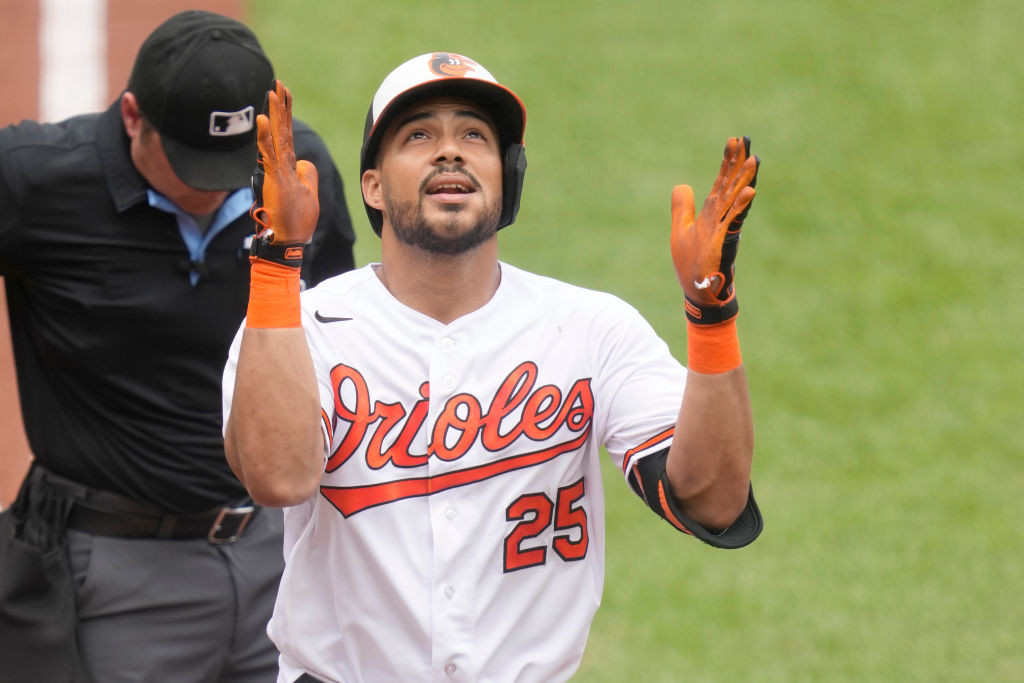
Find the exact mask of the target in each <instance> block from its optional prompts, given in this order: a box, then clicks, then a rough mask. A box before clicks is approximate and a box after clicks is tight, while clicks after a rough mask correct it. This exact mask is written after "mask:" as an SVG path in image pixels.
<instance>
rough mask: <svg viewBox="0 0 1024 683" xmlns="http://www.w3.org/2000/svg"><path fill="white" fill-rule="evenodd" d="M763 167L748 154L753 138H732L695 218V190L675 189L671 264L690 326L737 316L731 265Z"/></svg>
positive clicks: (681, 187) (759, 161)
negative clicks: (680, 289)
mask: <svg viewBox="0 0 1024 683" xmlns="http://www.w3.org/2000/svg"><path fill="white" fill-rule="evenodd" d="M760 163H761V160H760V159H758V158H757V157H756V156H750V138H748V137H743V138H729V141H728V142H727V143H726V145H725V155H724V158H723V159H722V167H721V169H720V170H719V172H718V177H717V178H716V179H715V184H714V185H713V186H712V188H711V192H710V193H709V194H708V198H707V199H706V200H704V206H702V207H701V210H700V214H699V215H697V216H696V219H695V218H694V213H695V212H694V208H695V207H694V202H693V188H691V187H690V186H689V185H676V187H675V189H673V191H672V234H671V246H672V262H673V264H674V265H675V268H676V275H677V276H678V277H679V284H681V285H682V286H683V292H684V293H685V295H686V317H687V319H688V320H690V322H693V323H697V324H704V325H711V324H714V323H719V322H723V321H726V320H730V319H732V318H734V317H736V314H737V313H738V312H739V304H738V303H737V302H736V291H735V288H734V287H733V262H734V261H735V259H736V250H737V248H738V247H739V239H740V228H741V227H742V226H743V220H744V219H745V218H746V217H747V212H748V211H749V210H750V204H751V202H752V201H754V194H755V190H754V185H755V184H756V182H757V170H758V166H759V165H760Z"/></svg>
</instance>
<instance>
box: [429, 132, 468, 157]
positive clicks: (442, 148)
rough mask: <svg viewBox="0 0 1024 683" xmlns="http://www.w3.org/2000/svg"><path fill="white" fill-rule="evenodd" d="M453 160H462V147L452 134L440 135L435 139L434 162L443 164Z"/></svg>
mask: <svg viewBox="0 0 1024 683" xmlns="http://www.w3.org/2000/svg"><path fill="white" fill-rule="evenodd" d="M453 161H462V147H461V145H460V144H459V140H458V138H457V137H456V136H454V135H447V134H446V135H441V136H440V137H438V139H437V152H436V154H435V156H434V163H436V164H444V163H451V162H453Z"/></svg>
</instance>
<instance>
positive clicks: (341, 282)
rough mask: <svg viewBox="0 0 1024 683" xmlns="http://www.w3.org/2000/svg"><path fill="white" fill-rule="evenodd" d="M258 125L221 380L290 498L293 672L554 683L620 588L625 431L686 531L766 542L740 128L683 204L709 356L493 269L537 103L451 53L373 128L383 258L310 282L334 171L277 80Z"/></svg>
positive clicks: (557, 285) (677, 214) (368, 176)
mask: <svg viewBox="0 0 1024 683" xmlns="http://www.w3.org/2000/svg"><path fill="white" fill-rule="evenodd" d="M268 99H269V116H260V117H259V118H258V127H259V133H258V141H259V150H260V154H261V158H262V169H263V173H262V174H261V175H260V178H259V179H258V182H257V186H258V187H261V195H262V200H261V206H260V207H259V208H258V210H257V211H256V216H257V218H258V220H259V221H260V222H261V223H262V224H263V226H264V229H263V230H262V231H261V232H260V233H259V235H258V236H257V239H256V240H254V244H253V250H252V256H251V260H252V264H253V265H252V278H251V282H252V292H251V295H250V299H249V309H248V318H247V321H246V322H245V324H244V325H243V328H242V330H240V332H239V336H238V337H236V339H235V343H234V345H233V346H232V349H231V352H230V358H229V361H228V364H227V367H226V369H225V376H224V396H225V406H224V408H225V410H224V413H225V415H227V416H228V418H227V421H226V427H225V436H226V443H227V453H228V459H229V462H230V464H231V466H232V468H233V469H234V471H235V472H236V474H237V475H238V476H239V478H240V479H241V480H242V482H243V483H244V484H245V485H246V487H247V488H248V490H249V492H250V493H251V495H252V496H253V498H254V499H255V500H257V501H260V502H262V503H263V504H266V505H276V506H284V507H286V508H287V509H286V510H285V557H286V568H285V573H284V577H283V579H282V584H281V589H280V593H279V596H278V601H277V605H276V608H275V612H274V616H273V619H272V620H271V622H270V625H269V633H270V636H271V638H272V640H273V641H274V642H275V643H276V644H277V646H278V648H279V650H280V652H281V657H280V667H281V669H280V676H279V679H278V680H279V681H283V682H291V681H295V680H304V681H318V680H319V681H349V682H351V681H428V680H429V681H511V680H515V681H545V682H548V681H559V680H565V679H567V678H569V677H570V676H571V675H572V674H573V672H574V671H575V670H576V669H577V667H578V665H579V662H580V658H581V656H582V654H583V649H584V645H585V641H586V636H587V632H588V629H589V627H590V623H591V621H592V619H593V616H594V612H595V610H596V609H597V607H598V604H599V603H600V600H601V592H602V585H603V580H604V553H605V547H604V497H603V493H602V483H601V475H600V463H599V449H600V447H601V446H602V445H603V446H605V447H606V448H607V451H608V453H609V455H610V456H611V458H612V459H613V460H614V462H615V464H616V465H617V466H618V467H620V468H621V470H622V472H623V473H624V476H625V478H626V480H627V481H628V483H629V485H630V486H631V487H632V489H633V490H634V491H635V492H636V493H637V494H638V495H639V496H640V497H641V498H642V499H643V500H644V501H646V503H647V504H648V505H649V506H650V507H651V508H652V509H653V510H654V511H655V512H656V513H657V514H659V515H660V516H661V517H663V518H664V519H665V520H667V521H668V522H669V523H671V524H672V525H673V526H674V527H676V528H678V529H679V530H680V531H683V532H685V533H689V534H692V535H694V536H696V537H697V538H699V539H701V540H703V541H705V542H707V543H709V544H711V545H714V546H718V547H723V548H736V547H740V546H743V545H746V544H747V543H750V542H751V541H753V540H754V538H756V537H757V535H758V534H759V533H760V530H761V527H762V522H761V516H760V513H759V511H758V508H757V505H756V503H755V502H754V498H753V494H752V488H751V485H750V465H751V457H752V450H753V427H752V420H751V411H750V402H749V398H748V395H747V385H746V379H745V375H744V370H743V367H742V364H741V359H740V352H739V343H738V341H737V337H736V327H735V318H736V314H737V310H738V309H737V305H736V298H735V292H734V288H733V282H732V279H733V277H732V276H733V259H734V257H735V254H736V246H737V241H738V238H739V231H740V226H741V224H742V222H743V219H744V218H745V217H746V214H747V211H748V209H749V207H750V202H751V201H752V200H753V197H754V182H755V178H756V175H757V168H758V163H759V162H758V160H757V158H756V157H752V156H750V153H749V140H747V139H740V138H733V139H730V140H729V141H728V144H727V146H726V149H725V155H724V159H723V162H722V166H721V170H720V172H719V175H718V178H717V180H716V181H715V184H714V187H713V189H712V191H711V194H710V195H709V197H708V199H707V201H706V202H705V203H704V206H703V208H702V209H701V211H700V213H699V215H697V216H695V213H696V212H695V211H694V202H693V193H692V190H690V188H689V187H688V186H679V187H677V188H676V189H675V191H674V194H673V209H672V231H671V252H672V258H673V261H674V263H675V266H676V270H677V272H678V274H679V279H680V282H681V283H682V286H683V290H684V293H685V304H686V305H685V308H686V314H687V316H688V319H689V323H688V330H689V332H688V337H689V338H688V349H689V370H687V369H686V368H684V367H683V366H682V365H681V364H680V363H679V362H677V361H676V360H675V359H674V358H673V357H672V356H671V355H670V353H669V350H668V347H667V345H666V344H665V343H664V342H663V341H662V340H661V339H659V338H658V336H657V335H656V334H655V332H654V331H653V329H652V328H651V327H650V325H648V324H647V323H646V322H645V321H644V320H643V319H642V318H641V316H640V315H639V314H638V313H637V311H636V310H635V309H633V308H632V307H630V306H629V305H628V304H626V303H625V302H623V301H621V300H619V299H617V298H616V297H614V296H611V295H609V294H604V293H599V292H594V291H589V290H585V289H581V288H579V287H574V286H571V285H568V284H565V283H561V282H558V281H555V280H552V279H549V278H546V277H541V276H539V275H534V274H531V273H527V272H524V271H522V270H520V269H518V268H515V267H513V266H511V265H509V264H507V263H503V262H501V261H500V260H499V259H498V246H497V237H496V232H497V230H498V229H500V228H502V227H505V226H507V225H509V224H511V223H512V222H513V221H514V220H515V217H516V213H517V210H518V206H519V200H520V191H521V188H522V183H523V175H524V172H525V168H526V160H525V155H524V151H523V149H524V148H523V131H524V126H525V120H526V112H525V108H524V107H523V105H522V103H521V101H520V100H519V98H518V97H517V96H516V95H515V94H514V93H513V92H512V91H511V90H509V89H507V88H505V87H504V86H502V85H500V84H499V83H498V82H497V81H496V80H495V79H494V77H493V76H492V75H491V74H490V73H489V72H488V71H487V70H486V69H485V68H483V67H482V66H480V65H479V64H478V63H476V62H474V61H473V60H471V59H468V58H466V57H463V56H460V55H456V54H452V53H432V54H426V55H421V56H419V57H416V58H414V59H412V60H410V61H408V62H406V63H404V64H402V65H401V66H399V67H398V68H397V69H395V70H394V71H393V72H391V73H390V74H389V75H388V76H387V77H386V78H385V79H384V81H383V83H382V84H381V86H380V88H379V89H378V90H377V93H376V95H375V96H374V98H373V102H372V104H371V107H370V111H369V113H368V115H367V120H366V128H365V133H364V139H363V149H362V153H361V171H362V191H363V199H364V202H365V205H366V209H367V214H368V216H369V218H370V222H371V225H372V226H373V228H374V230H375V231H376V232H377V233H378V235H380V237H381V240H382V254H381V262H380V263H375V264H371V265H369V266H366V267H364V268H362V269H360V270H357V271H353V272H350V273H347V274H343V275H341V276H338V277H335V278H331V279H329V280H326V281H324V282H323V283H321V284H320V285H318V286H317V287H315V288H313V289H311V290H308V291H306V292H304V293H303V294H302V295H301V297H300V295H299V287H298V284H297V283H298V275H297V274H298V269H297V268H298V265H299V264H300V263H301V257H302V250H303V244H304V243H305V242H306V241H307V240H309V238H310V236H311V234H312V231H313V225H314V223H315V220H316V190H315V188H316V170H315V168H313V167H312V166H310V165H309V164H307V163H304V162H302V161H299V162H298V163H296V162H295V160H294V156H293V154H292V151H291V141H290V135H289V127H290V120H289V119H290V108H291V101H290V95H289V93H288V91H287V89H286V88H284V87H283V86H282V85H280V83H278V84H277V86H276V88H275V90H274V91H273V92H272V93H270V95H269V98H268Z"/></svg>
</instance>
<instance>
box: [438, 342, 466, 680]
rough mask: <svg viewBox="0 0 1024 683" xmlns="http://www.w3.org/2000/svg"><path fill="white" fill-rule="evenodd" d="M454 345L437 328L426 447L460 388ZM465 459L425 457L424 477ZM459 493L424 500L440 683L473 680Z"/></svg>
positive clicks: (461, 372)
mask: <svg viewBox="0 0 1024 683" xmlns="http://www.w3.org/2000/svg"><path fill="white" fill-rule="evenodd" d="M459 342H460V340H459V338H458V335H456V334H454V333H453V331H452V330H451V329H450V328H444V329H443V330H441V332H440V333H439V334H438V335H437V336H436V337H435V339H434V341H433V346H432V348H431V351H430V357H429V370H428V372H429V378H430V404H429V410H428V418H427V425H426V426H427V434H426V436H427V442H428V445H429V444H432V443H433V438H434V435H433V430H434V426H435V425H436V424H437V422H438V419H439V418H440V417H441V414H442V413H443V411H444V409H445V406H446V404H447V403H448V401H449V400H450V399H451V398H452V397H453V396H455V395H456V394H458V393H460V387H464V380H465V372H466V367H465V364H464V360H463V359H464V358H465V349H462V348H460V345H459ZM463 345H464V344H463ZM462 391H464V389H462ZM454 438H456V436H455V435H454V434H451V435H450V436H449V439H450V440H451V439H454ZM466 460H468V458H460V459H459V460H457V461H452V462H447V461H445V460H442V459H440V458H438V457H437V456H436V455H431V457H430V458H429V460H428V463H427V470H428V473H429V476H430V477H436V476H437V475H439V474H443V473H445V472H450V471H452V470H455V469H461V468H465V467H467V466H468V465H469V464H471V463H467V462H466ZM474 464H475V463H474ZM465 491H466V490H465V488H463V487H457V488H454V489H448V490H446V491H441V492H439V493H435V494H433V495H430V496H428V500H429V508H430V525H431V531H432V533H433V573H432V576H431V615H430V625H431V641H432V642H431V660H432V669H433V675H434V677H435V679H436V680H441V681H446V680H450V681H471V680H473V679H474V678H475V675H474V673H473V671H472V668H473V667H472V665H471V660H470V658H469V655H468V653H470V652H472V650H473V627H472V624H473V623H474V617H473V605H474V604H475V600H474V596H473V584H472V582H470V581H460V580H459V579H460V576H461V575H462V574H463V571H462V569H463V568H464V567H465V565H466V558H465V557H462V554H463V553H464V551H465V548H466V547H467V543H469V539H468V538H467V537H466V536H467V534H468V533H469V531H468V529H470V528H472V524H468V522H469V521H470V520H468V519H464V515H465V512H466V511H467V510H466V508H467V506H468V505H469V503H468V499H467V494H466V492H465ZM474 507H475V506H474Z"/></svg>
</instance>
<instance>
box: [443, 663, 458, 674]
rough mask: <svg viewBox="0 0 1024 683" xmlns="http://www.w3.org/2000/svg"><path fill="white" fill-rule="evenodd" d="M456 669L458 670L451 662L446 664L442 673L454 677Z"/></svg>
mask: <svg viewBox="0 0 1024 683" xmlns="http://www.w3.org/2000/svg"><path fill="white" fill-rule="evenodd" d="M456 669H458V667H457V666H455V664H453V663H452V662H448V664H447V665H445V667H444V672H445V673H446V674H448V675H449V676H454V675H455V671H456Z"/></svg>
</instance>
